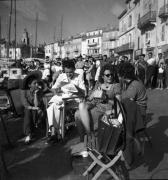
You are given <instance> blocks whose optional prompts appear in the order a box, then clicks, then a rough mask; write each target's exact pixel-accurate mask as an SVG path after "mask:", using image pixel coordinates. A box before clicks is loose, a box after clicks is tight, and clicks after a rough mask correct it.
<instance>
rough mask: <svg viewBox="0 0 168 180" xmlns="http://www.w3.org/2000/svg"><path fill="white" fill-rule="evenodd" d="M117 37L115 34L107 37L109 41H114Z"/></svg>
mask: <svg viewBox="0 0 168 180" xmlns="http://www.w3.org/2000/svg"><path fill="white" fill-rule="evenodd" d="M116 39H117V36H111V37H110V38H109V41H115V40H116Z"/></svg>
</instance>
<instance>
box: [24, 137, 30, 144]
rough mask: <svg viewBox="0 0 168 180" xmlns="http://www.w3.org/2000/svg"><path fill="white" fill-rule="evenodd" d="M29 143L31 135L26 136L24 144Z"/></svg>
mask: <svg viewBox="0 0 168 180" xmlns="http://www.w3.org/2000/svg"><path fill="white" fill-rule="evenodd" d="M30 141H31V135H28V136H26V138H25V144H30Z"/></svg>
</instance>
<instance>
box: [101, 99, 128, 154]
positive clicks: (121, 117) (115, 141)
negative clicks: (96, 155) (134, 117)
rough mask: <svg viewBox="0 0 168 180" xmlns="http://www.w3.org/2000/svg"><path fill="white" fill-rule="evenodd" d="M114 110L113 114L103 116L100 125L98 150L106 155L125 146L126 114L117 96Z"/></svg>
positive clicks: (115, 152)
mask: <svg viewBox="0 0 168 180" xmlns="http://www.w3.org/2000/svg"><path fill="white" fill-rule="evenodd" d="M113 110H114V113H113V114H112V115H104V116H103V117H101V119H100V120H99V125H98V151H99V152H100V153H104V154H106V155H115V154H117V152H118V151H119V150H121V149H122V150H123V149H124V148H125V139H126V133H125V121H126V116H125V113H124V110H123V107H122V104H121V103H120V101H119V100H118V99H117V98H114V106H113ZM119 121H120V122H119Z"/></svg>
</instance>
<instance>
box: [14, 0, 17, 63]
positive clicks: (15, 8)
mask: <svg viewBox="0 0 168 180" xmlns="http://www.w3.org/2000/svg"><path fill="white" fill-rule="evenodd" d="M14 2H15V24H14V26H15V62H16V46H17V43H16V0H15V1H14Z"/></svg>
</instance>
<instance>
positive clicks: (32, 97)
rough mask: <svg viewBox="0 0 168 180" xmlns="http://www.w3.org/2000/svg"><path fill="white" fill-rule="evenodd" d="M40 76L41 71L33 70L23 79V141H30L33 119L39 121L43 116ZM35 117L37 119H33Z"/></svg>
mask: <svg viewBox="0 0 168 180" xmlns="http://www.w3.org/2000/svg"><path fill="white" fill-rule="evenodd" d="M41 77H42V73H41V72H40V71H33V72H31V73H30V74H28V75H27V76H26V77H25V78H24V80H23V89H24V91H22V94H21V99H22V104H23V106H24V134H25V135H26V138H25V143H29V142H30V141H31V137H32V131H33V126H34V120H38V121H39V120H41V119H42V117H43V116H44V104H43V99H42V96H43V92H42V89H41V88H40V87H39V84H38V81H39V80H40V79H41ZM36 115H37V116H36ZM36 117H37V119H35V118H36Z"/></svg>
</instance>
